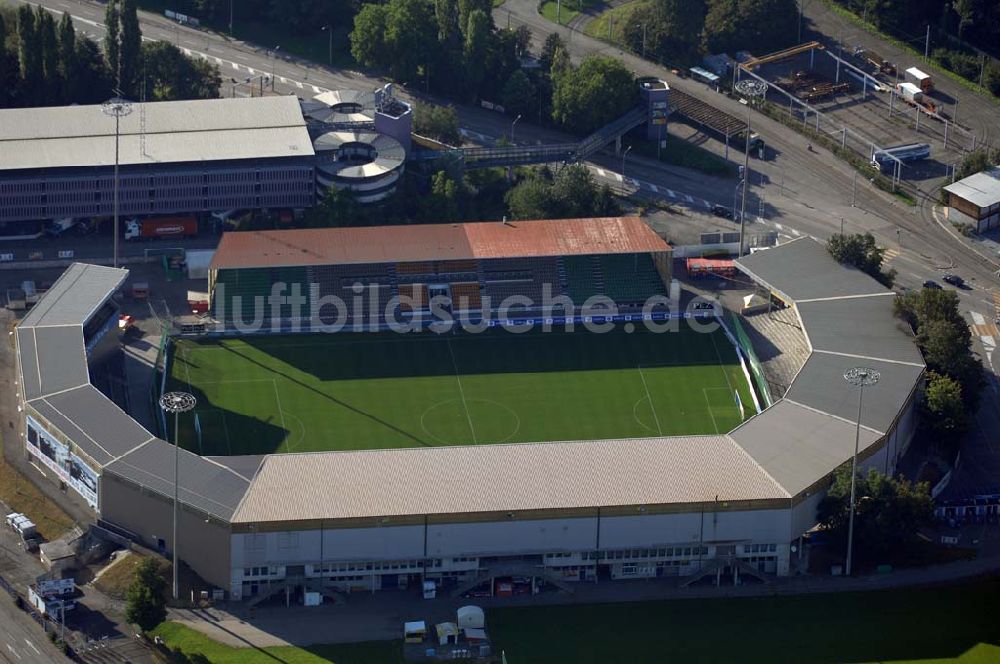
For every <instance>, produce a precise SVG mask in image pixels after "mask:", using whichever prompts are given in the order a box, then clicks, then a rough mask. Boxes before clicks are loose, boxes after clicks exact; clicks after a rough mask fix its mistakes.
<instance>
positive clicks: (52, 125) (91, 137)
mask: <svg viewBox="0 0 1000 664" xmlns="http://www.w3.org/2000/svg"><path fill="white" fill-rule="evenodd" d="M130 111H131V112H130V113H129V114H128V115H125V116H122V117H121V119H120V146H119V151H120V156H119V162H120V163H121V164H122V165H126V166H128V165H135V164H161V163H184V162H202V161H221V160H239V159H261V158H274V157H308V156H311V155H313V154H314V153H313V148H312V141H311V140H310V138H309V132H308V131H307V129H306V122H305V119H304V118H303V116H302V111H301V108H300V107H299V102H298V99H297V98H296V97H294V96H279V97H255V98H229V99H199V100H192V101H162V102H150V103H138V102H136V103H133V104H132V105H131V107H130ZM114 163H115V118H114V117H112V116H108V115H106V114H105V112H104V108H103V106H101V105H92V106H54V107H49V108H24V109H5V110H0V171H4V170H25V169H35V168H70V167H102V166H104V167H106V166H113V165H114Z"/></svg>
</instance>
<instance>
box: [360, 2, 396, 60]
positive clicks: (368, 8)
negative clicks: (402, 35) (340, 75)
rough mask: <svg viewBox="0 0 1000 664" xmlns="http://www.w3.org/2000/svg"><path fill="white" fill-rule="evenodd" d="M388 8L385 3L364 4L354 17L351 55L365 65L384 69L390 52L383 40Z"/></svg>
mask: <svg viewBox="0 0 1000 664" xmlns="http://www.w3.org/2000/svg"><path fill="white" fill-rule="evenodd" d="M387 17H388V10H387V9H386V6H385V5H376V4H366V5H363V6H362V7H361V11H359V12H358V14H357V16H355V17H354V29H353V30H352V31H351V34H350V37H349V38H350V41H351V55H352V56H353V57H354V59H355V60H357V61H358V62H360V63H361V64H363V65H364V66H366V67H375V68H379V69H385V68H387V67H388V66H389V60H390V58H391V55H392V54H391V53H389V49H388V46H387V44H386V41H385V30H386V20H387Z"/></svg>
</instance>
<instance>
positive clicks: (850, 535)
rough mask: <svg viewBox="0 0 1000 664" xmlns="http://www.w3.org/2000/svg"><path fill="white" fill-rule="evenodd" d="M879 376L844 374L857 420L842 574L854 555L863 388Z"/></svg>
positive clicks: (857, 370) (862, 371) (858, 370)
mask: <svg viewBox="0 0 1000 664" xmlns="http://www.w3.org/2000/svg"><path fill="white" fill-rule="evenodd" d="M879 377H880V375H879V372H878V371H876V370H875V369H871V368H869V367H854V368H853V369H849V370H848V371H846V372H845V373H844V380H846V381H847V382H848V383H850V384H851V385H853V386H855V387H857V388H858V420H857V425H856V428H855V430H854V456H853V457H852V458H851V506H850V510H851V512H850V515H849V516H848V522H847V560H846V562H845V565H844V574H846V575H847V576H850V575H851V563H852V562H853V554H854V506H855V502H854V496H855V491H856V487H857V480H858V444H859V442H860V439H861V405H862V403H864V398H865V388H866V387H871V386H872V385H874V384H875V383H877V382H878V379H879Z"/></svg>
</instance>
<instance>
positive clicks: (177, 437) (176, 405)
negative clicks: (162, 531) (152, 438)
mask: <svg viewBox="0 0 1000 664" xmlns="http://www.w3.org/2000/svg"><path fill="white" fill-rule="evenodd" d="M197 403H198V402H197V400H196V399H195V398H194V395H191V394H188V393H187V392H167V393H166V394H164V395H163V396H162V397H160V408H162V409H163V410H164V412H167V413H173V414H174V535H173V542H172V545H173V549H174V579H173V595H174V600H175V601H176V600H177V599H179V597H180V587H179V585H178V581H177V570H178V563H179V560H178V557H177V549H178V548H179V547H178V545H177V517H178V513H179V509H178V505H179V501H178V493H179V491H178V485H179V482H178V476H179V475H178V468H179V467H180V448H181V433H180V429H179V428H178V426H177V425H178V420H179V418H180V414H181V413H186V412H188V411H191V410H194V407H195V404H197Z"/></svg>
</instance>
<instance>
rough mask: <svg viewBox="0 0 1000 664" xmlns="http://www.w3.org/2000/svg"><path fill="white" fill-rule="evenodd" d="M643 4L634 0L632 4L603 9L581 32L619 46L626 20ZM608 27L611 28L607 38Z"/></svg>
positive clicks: (641, 1)
mask: <svg viewBox="0 0 1000 664" xmlns="http://www.w3.org/2000/svg"><path fill="white" fill-rule="evenodd" d="M643 4H646V3H645V0H634V1H633V2H626V3H625V4H621V5H618V6H617V7H611V8H610V9H605V10H604V11H603V12H601V13H600V14H598V15H597V16H596V17H594V20H593V21H591V22H590V23H588V24H587V25H586V26H585V27H584V28H583V32H584V33H585V34H588V35H590V36H591V37H596V38H598V39H603V40H605V41H610V42H613V43H616V44H620V43H622V41H623V39H622V28H623V27H624V26H625V25H626V24H627V23H628V18H629V16H631V15H632V12H634V11H635V10H636V9H637V8H639V7H641V6H642V5H643ZM609 25H610V26H611V36H610V37H609V36H608V26H609Z"/></svg>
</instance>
